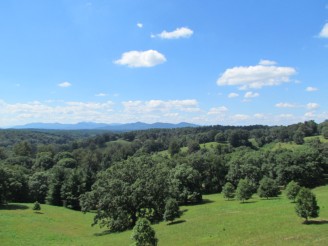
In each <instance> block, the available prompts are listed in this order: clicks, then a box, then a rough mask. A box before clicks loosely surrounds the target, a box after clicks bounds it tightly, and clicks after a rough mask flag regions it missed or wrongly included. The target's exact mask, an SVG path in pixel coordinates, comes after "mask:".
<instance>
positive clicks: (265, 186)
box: [257, 177, 281, 199]
mask: <svg viewBox="0 0 328 246" xmlns="http://www.w3.org/2000/svg"><path fill="white" fill-rule="evenodd" d="M257 193H258V195H259V197H265V198H266V199H269V197H277V196H278V195H279V194H280V193H281V192H280V189H279V186H278V184H277V182H276V181H275V180H273V179H271V178H268V177H264V178H263V179H262V180H261V181H260V186H259V188H258V189H257Z"/></svg>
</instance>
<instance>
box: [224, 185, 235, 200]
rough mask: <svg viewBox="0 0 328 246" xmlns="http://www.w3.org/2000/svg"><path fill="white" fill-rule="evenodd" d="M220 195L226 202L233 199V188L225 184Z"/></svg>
mask: <svg viewBox="0 0 328 246" xmlns="http://www.w3.org/2000/svg"><path fill="white" fill-rule="evenodd" d="M222 193H223V197H224V198H227V199H228V200H230V199H233V198H234V197H235V187H234V186H233V185H232V184H231V183H230V182H227V183H226V184H225V185H224V186H223V189H222Z"/></svg>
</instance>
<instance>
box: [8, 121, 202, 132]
mask: <svg viewBox="0 0 328 246" xmlns="http://www.w3.org/2000/svg"><path fill="white" fill-rule="evenodd" d="M197 126H198V125H195V124H191V123H187V122H180V123H178V124H173V123H163V122H156V123H152V124H148V123H144V122H135V123H127V124H118V123H117V124H116V123H113V124H105V123H95V122H79V123H76V124H61V123H29V124H26V125H20V126H14V127H12V128H11V129H44V130H109V131H134V130H147V129H161V128H168V129H171V128H182V127H197Z"/></svg>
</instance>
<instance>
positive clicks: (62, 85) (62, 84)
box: [58, 81, 72, 88]
mask: <svg viewBox="0 0 328 246" xmlns="http://www.w3.org/2000/svg"><path fill="white" fill-rule="evenodd" d="M58 86H59V87H63V88H66V87H70V86H72V84H71V83H70V82H67V81H65V82H62V83H60V84H58Z"/></svg>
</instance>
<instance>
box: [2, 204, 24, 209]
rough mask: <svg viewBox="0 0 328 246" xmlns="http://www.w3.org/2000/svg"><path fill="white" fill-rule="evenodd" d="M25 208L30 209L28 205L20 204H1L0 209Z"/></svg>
mask: <svg viewBox="0 0 328 246" xmlns="http://www.w3.org/2000/svg"><path fill="white" fill-rule="evenodd" d="M24 209H28V206H25V205H19V204H6V205H0V210H24Z"/></svg>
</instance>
